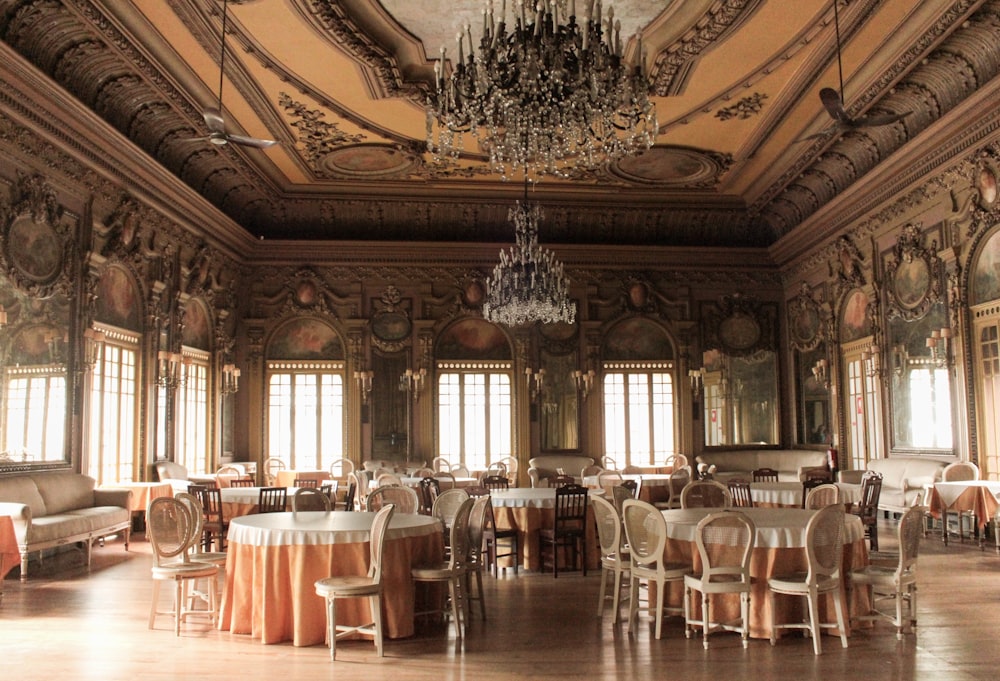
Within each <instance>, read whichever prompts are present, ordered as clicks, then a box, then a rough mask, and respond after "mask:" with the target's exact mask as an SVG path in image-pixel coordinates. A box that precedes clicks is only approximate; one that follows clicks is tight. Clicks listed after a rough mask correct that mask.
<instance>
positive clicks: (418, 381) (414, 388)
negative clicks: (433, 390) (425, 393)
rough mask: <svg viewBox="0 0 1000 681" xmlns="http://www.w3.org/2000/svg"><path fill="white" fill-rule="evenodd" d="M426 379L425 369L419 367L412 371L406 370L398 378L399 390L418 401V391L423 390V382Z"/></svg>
mask: <svg viewBox="0 0 1000 681" xmlns="http://www.w3.org/2000/svg"><path fill="white" fill-rule="evenodd" d="M426 378H427V369H424V368H423V367H421V368H420V369H417V370H416V371H414V370H413V369H407V370H406V371H405V372H403V375H402V376H400V377H399V389H400V390H404V391H406V392H408V393H410V394H412V395H413V399H414V400H417V399H420V391H422V390H423V389H424V380H425V379H426Z"/></svg>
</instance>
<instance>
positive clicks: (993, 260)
mask: <svg viewBox="0 0 1000 681" xmlns="http://www.w3.org/2000/svg"><path fill="white" fill-rule="evenodd" d="M997 298H1000V230H998V231H996V232H994V233H993V236H991V237H990V238H989V239H988V240H987V241H986V243H985V244H983V247H982V249H981V250H980V252H979V259H978V260H977V261H976V267H975V270H974V271H973V275H972V304H973V305H978V304H980V303H986V302H989V301H991V300H996V299H997Z"/></svg>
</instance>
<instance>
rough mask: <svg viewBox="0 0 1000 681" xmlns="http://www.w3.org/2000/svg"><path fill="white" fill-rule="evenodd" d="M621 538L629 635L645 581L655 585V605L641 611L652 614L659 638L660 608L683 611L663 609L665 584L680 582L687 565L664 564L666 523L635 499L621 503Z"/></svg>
mask: <svg viewBox="0 0 1000 681" xmlns="http://www.w3.org/2000/svg"><path fill="white" fill-rule="evenodd" d="M622 514H623V519H624V522H625V536H626V539H627V541H628V547H629V573H630V576H631V579H630V580H629V614H628V628H629V633H631V632H632V628H633V627H634V626H635V623H636V622H637V621H638V619H639V610H640V607H639V582H640V581H642V580H646V582H647V583H648V584H649V586H650V587H652V585H653V584H656V605H655V606H653V605H651V604H649V605H648V606H647V607H646V608H643V609H645V610H652V611H654V612H655V615H656V633H655V636H656V638H660V632H661V628H662V624H663V612H664V609H666V610H668V611H670V612H672V613H674V614H677V615H683V614H684V609H683V608H664V605H663V603H664V598H665V597H666V594H665V592H666V589H667V583H668V582H682V581H684V575H686V574H688V573H689V572H690V571H691V564H690V563H667V562H666V561H665V560H664V559H663V549H664V547H665V546H666V544H667V521H666V520H665V519H664V518H663V514H662V513H660V511H659V509H657V508H656V507H655V506H653V505H652V504H648V503H646V502H645V501H640V500H638V499H627V500H626V501H625V502H624V503H623V504H622Z"/></svg>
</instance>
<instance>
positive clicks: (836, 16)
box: [219, 0, 844, 102]
mask: <svg viewBox="0 0 1000 681" xmlns="http://www.w3.org/2000/svg"><path fill="white" fill-rule="evenodd" d="M838 2H839V0H833V27H834V30H835V31H836V34H837V77H838V80H839V81H840V101H841V102H843V101H844V65H843V63H842V62H841V59H840V11H839V10H838V9H837V3H838ZM223 26H225V23H224V22H223ZM224 35H225V30H223V36H224ZM219 87H220V92H221V87H222V86H221V85H220V86H219ZM220 97H221V95H220Z"/></svg>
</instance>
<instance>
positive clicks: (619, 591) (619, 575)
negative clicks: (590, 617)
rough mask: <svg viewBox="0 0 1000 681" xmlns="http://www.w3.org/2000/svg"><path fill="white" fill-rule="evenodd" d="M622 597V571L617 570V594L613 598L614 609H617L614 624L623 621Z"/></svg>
mask: <svg viewBox="0 0 1000 681" xmlns="http://www.w3.org/2000/svg"><path fill="white" fill-rule="evenodd" d="M621 596H622V571H621V570H615V593H614V596H612V598H611V603H612V607H613V608H614V609H615V619H614V623H615V624H618V623H619V622H621V621H622V617H621V612H620V611H621Z"/></svg>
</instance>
